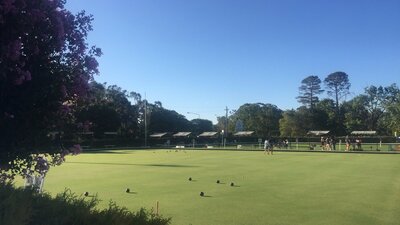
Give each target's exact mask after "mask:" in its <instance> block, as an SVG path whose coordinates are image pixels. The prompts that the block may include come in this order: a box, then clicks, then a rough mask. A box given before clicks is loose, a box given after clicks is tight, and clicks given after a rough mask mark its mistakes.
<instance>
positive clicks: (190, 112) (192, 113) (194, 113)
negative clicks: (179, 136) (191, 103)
mask: <svg viewBox="0 0 400 225" xmlns="http://www.w3.org/2000/svg"><path fill="white" fill-rule="evenodd" d="M187 114H194V115H197V116H198V119H200V114H198V113H194V112H187Z"/></svg>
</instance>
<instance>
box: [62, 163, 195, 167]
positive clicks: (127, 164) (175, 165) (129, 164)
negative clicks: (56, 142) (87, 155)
mask: <svg viewBox="0 0 400 225" xmlns="http://www.w3.org/2000/svg"><path fill="white" fill-rule="evenodd" d="M65 163H71V164H88V165H111V166H156V167H172V168H190V167H198V166H191V165H179V164H135V163H107V162H65Z"/></svg>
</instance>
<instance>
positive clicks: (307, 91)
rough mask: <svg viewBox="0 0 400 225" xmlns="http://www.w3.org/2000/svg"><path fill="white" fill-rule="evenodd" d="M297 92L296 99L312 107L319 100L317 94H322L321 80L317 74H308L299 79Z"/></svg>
mask: <svg viewBox="0 0 400 225" xmlns="http://www.w3.org/2000/svg"><path fill="white" fill-rule="evenodd" d="M299 92H300V95H299V96H298V97H297V101H298V102H300V103H301V104H303V105H305V106H307V107H309V108H311V109H313V108H314V106H315V104H316V103H317V102H318V101H319V98H318V95H320V94H322V93H323V92H324V90H322V89H321V80H320V79H319V77H318V76H308V77H306V78H304V79H303V80H302V81H301V86H300V87H299Z"/></svg>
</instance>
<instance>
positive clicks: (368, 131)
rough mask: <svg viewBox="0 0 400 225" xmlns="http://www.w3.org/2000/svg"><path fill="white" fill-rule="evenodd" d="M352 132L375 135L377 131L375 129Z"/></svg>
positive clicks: (353, 132) (354, 132)
mask: <svg viewBox="0 0 400 225" xmlns="http://www.w3.org/2000/svg"><path fill="white" fill-rule="evenodd" d="M351 134H355V135H375V134H376V131H374V130H355V131H352V132H351Z"/></svg>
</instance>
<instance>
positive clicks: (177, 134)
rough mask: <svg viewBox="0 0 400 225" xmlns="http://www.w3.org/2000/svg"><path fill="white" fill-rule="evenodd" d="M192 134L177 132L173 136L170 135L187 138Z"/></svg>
mask: <svg viewBox="0 0 400 225" xmlns="http://www.w3.org/2000/svg"><path fill="white" fill-rule="evenodd" d="M191 133H192V132H178V133H176V134H174V135H172V136H173V137H187V136H189V135H190V134H191Z"/></svg>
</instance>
